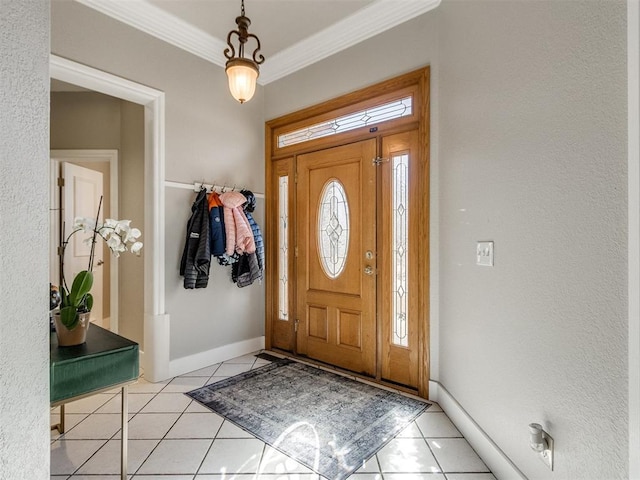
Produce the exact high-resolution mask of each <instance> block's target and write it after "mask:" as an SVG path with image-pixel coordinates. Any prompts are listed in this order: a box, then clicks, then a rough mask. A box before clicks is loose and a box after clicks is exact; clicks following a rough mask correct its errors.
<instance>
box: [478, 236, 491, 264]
mask: <svg viewBox="0 0 640 480" xmlns="http://www.w3.org/2000/svg"><path fill="white" fill-rule="evenodd" d="M476 265H481V266H483V267H493V242H478V245H477V246H476Z"/></svg>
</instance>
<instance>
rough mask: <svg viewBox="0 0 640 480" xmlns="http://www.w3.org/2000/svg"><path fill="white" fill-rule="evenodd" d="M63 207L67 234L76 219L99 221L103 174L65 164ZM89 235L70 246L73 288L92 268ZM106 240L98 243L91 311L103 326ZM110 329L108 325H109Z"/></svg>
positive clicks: (68, 270) (67, 263) (67, 265)
mask: <svg viewBox="0 0 640 480" xmlns="http://www.w3.org/2000/svg"><path fill="white" fill-rule="evenodd" d="M61 173H62V178H63V179H64V186H63V187H62V205H63V217H62V218H63V219H64V220H63V221H64V232H65V235H67V236H68V235H69V233H71V231H72V229H73V223H74V219H75V218H76V217H88V218H93V219H95V218H96V214H97V212H98V205H99V203H100V198H101V197H102V195H103V178H102V173H101V172H97V171H95V170H90V169H88V168H85V167H81V166H79V165H74V164H72V163H68V162H63V163H62V172H61ZM103 220H104V216H103V214H102V209H101V210H100V217H99V219H98V221H99V222H102V221H103ZM87 238H88V235H87V234H84V233H82V232H80V233H77V234H75V235H73V236H72V237H71V239H70V241H69V244H68V245H67V250H66V253H65V258H64V275H65V278H66V281H67V285H68V286H69V288H70V287H71V282H73V278H74V277H75V275H76V274H77V273H78V272H81V271H82V270H86V269H87V268H88V266H89V255H90V253H91V242H85V240H86V239H87ZM104 253H108V252H104V241H103V240H101V239H100V240H98V241H97V242H96V244H95V256H94V262H93V288H92V289H91V294H92V295H93V308H92V310H91V321H92V322H95V323H96V324H98V325H100V326H104V325H102V322H103V314H102V302H103V298H102V297H103V293H102V292H103V290H102V289H103V282H104V279H103V276H104V275H103V270H104V269H103V268H102V264H103V258H104ZM106 327H107V328H108V326H106Z"/></svg>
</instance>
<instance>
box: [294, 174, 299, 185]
mask: <svg viewBox="0 0 640 480" xmlns="http://www.w3.org/2000/svg"><path fill="white" fill-rule="evenodd" d="M293 183H295V184H297V183H298V172H296V173H294V174H293Z"/></svg>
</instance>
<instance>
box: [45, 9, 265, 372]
mask: <svg viewBox="0 0 640 480" xmlns="http://www.w3.org/2000/svg"><path fill="white" fill-rule="evenodd" d="M51 35H52V47H51V50H52V53H55V54H56V55H60V56H62V57H65V58H69V59H71V60H74V61H77V62H80V63H83V64H86V65H89V66H91V67H94V68H97V69H100V70H104V71H107V72H109V73H112V74H115V75H118V76H120V77H124V78H127V79H130V80H133V81H135V82H138V83H142V84H144V85H148V86H150V87H153V88H155V89H158V90H161V91H163V92H165V101H166V179H167V180H171V181H176V182H186V183H188V182H193V181H201V180H202V179H205V180H206V181H207V182H208V183H211V182H213V181H215V182H216V183H225V182H226V183H228V184H234V183H235V184H237V185H238V186H239V187H240V186H244V187H248V188H250V189H253V190H255V191H257V192H263V191H264V161H263V157H264V139H263V131H264V113H263V99H262V88H260V87H259V88H258V91H257V92H256V96H255V97H254V99H253V100H252V101H251V102H249V103H247V104H245V105H240V104H239V103H237V102H236V101H235V100H233V98H232V97H231V95H230V94H229V92H228V87H227V81H226V75H225V73H224V69H222V68H220V67H217V66H215V65H213V64H211V63H209V62H206V61H204V60H202V59H200V58H198V57H196V56H193V55H191V54H188V53H186V52H184V51H181V50H179V49H177V48H175V47H173V46H170V45H168V44H166V43H164V42H162V41H160V40H158V39H156V38H153V37H151V36H149V35H147V34H144V33H142V32H139V31H137V30H135V29H133V28H131V27H128V26H126V25H124V24H122V23H120V22H117V21H115V20H113V19H111V18H109V17H106V16H105V15H102V14H100V13H98V12H96V11H94V10H92V9H89V8H87V7H85V6H83V5H79V4H77V3H75V2H68V1H60V2H53V5H52V33H51ZM165 193H166V246H165V247H166V252H165V254H166V255H165V269H166V278H165V288H166V311H167V313H168V314H169V315H170V319H171V345H170V349H171V351H170V357H171V359H172V360H177V359H180V358H183V357H186V356H189V355H194V354H197V353H200V352H205V351H208V350H211V349H215V348H217V347H220V346H223V345H226V344H228V343H235V342H240V341H244V340H248V339H252V338H256V337H260V336H262V335H263V334H264V300H263V299H264V289H263V287H262V286H260V285H254V286H251V287H248V288H245V289H238V288H237V287H236V286H235V285H234V284H232V283H231V282H230V281H229V280H228V278H229V274H230V272H229V270H228V269H225V270H222V267H219V266H212V277H211V279H210V282H209V287H208V288H206V289H202V290H189V291H187V290H184V289H183V288H182V279H181V277H179V274H178V268H179V259H180V255H181V253H182V248H183V245H184V236H185V229H186V222H187V219H188V217H189V214H190V207H191V203H192V202H193V199H194V197H195V194H194V193H193V192H189V191H187V190H176V189H171V188H167V189H166V192H165ZM144 233H145V232H143V234H144Z"/></svg>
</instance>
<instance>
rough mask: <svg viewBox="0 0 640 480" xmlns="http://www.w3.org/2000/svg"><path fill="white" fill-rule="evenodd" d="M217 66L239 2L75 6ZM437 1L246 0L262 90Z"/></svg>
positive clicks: (147, 0)
mask: <svg viewBox="0 0 640 480" xmlns="http://www.w3.org/2000/svg"><path fill="white" fill-rule="evenodd" d="M76 1H77V2H79V3H82V4H84V5H86V6H88V7H91V8H93V9H95V10H97V11H99V12H102V13H104V14H106V15H109V16H111V17H113V18H115V19H117V20H119V21H122V22H124V23H126V24H128V25H130V26H132V27H135V28H137V29H139V30H142V31H144V32H146V33H148V34H150V35H153V36H155V37H157V38H160V39H162V40H164V41H166V42H168V43H171V44H172V45H175V46H177V47H179V48H182V49H183V50H185V51H188V52H190V53H192V54H194V55H197V56H199V57H201V58H204V59H205V60H208V61H210V62H212V63H214V64H216V65H219V66H221V67H224V65H225V62H226V58H225V56H224V53H223V52H224V49H225V48H226V46H227V43H226V39H227V34H228V33H229V31H231V30H234V29H236V24H235V18H236V17H237V16H239V15H240V0H127V1H124V0H76ZM440 1H441V0H245V15H246V16H247V17H248V18H249V19H250V20H251V26H250V27H249V33H253V34H256V35H257V36H258V37H259V38H260V42H261V47H262V49H261V53H262V54H263V55H264V56H265V57H266V60H265V62H264V64H262V65H261V67H260V78H259V79H258V83H260V84H262V85H266V84H268V83H270V82H273V81H275V80H278V79H279V78H282V77H284V76H286V75H289V74H291V73H293V72H295V71H297V70H300V69H301V68H304V67H306V66H308V65H310V64H312V63H315V62H317V61H319V60H322V59H323V58H326V57H329V56H331V55H333V54H335V53H337V52H339V51H341V50H344V49H346V48H349V47H350V46H352V45H355V44H357V43H359V42H361V41H363V40H366V39H367V38H370V37H372V36H374V35H376V34H378V33H381V32H384V31H385V30H388V29H389V28H392V27H395V26H396V25H399V24H401V23H403V22H406V21H408V20H410V19H412V18H414V17H417V16H418V15H422V14H423V13H426V12H428V11H429V10H432V9H434V8H435V7H437V6H438V5H439V4H440Z"/></svg>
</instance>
